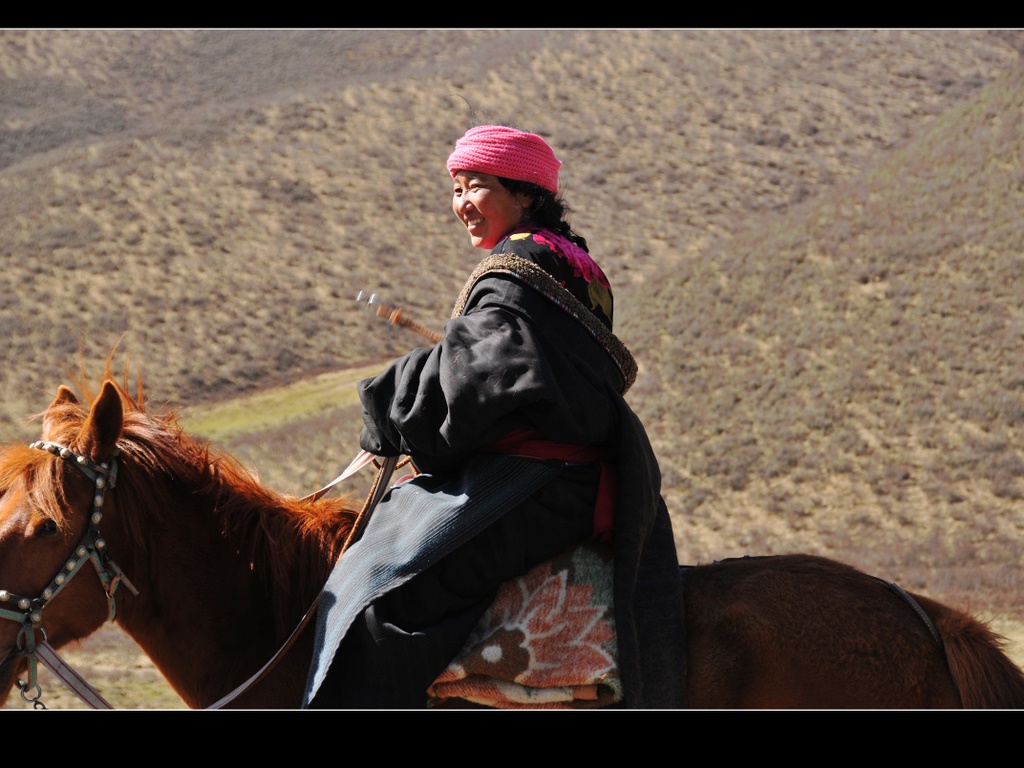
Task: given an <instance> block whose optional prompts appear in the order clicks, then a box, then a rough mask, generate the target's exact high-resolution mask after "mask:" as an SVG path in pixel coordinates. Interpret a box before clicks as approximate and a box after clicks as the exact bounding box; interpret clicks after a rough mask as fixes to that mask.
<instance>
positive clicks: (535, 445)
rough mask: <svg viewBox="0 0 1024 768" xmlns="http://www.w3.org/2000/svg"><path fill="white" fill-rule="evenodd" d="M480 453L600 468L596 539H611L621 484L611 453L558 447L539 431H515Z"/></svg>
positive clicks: (573, 446)
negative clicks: (583, 464) (587, 464)
mask: <svg viewBox="0 0 1024 768" xmlns="http://www.w3.org/2000/svg"><path fill="white" fill-rule="evenodd" d="M480 450H482V451H484V452H485V453H500V454H504V455H508V456H519V457H522V458H526V459H558V460H560V461H571V462H578V463H592V464H596V465H597V466H598V468H599V469H600V470H601V476H600V479H599V480H598V482H597V503H596V504H595V506H594V537H595V538H598V539H600V540H601V541H608V540H609V539H610V538H611V535H612V527H613V522H614V519H615V498H616V496H618V486H619V483H618V474H617V473H616V469H615V465H614V464H613V463H612V462H611V460H610V459H609V456H608V451H607V449H605V448H598V447H596V446H593V445H566V444H565V443H554V442H552V441H550V440H548V439H546V438H545V437H544V436H543V435H542V434H541V433H540V432H538V431H537V430H535V429H514V430H512V431H511V432H509V433H508V434H507V435H505V436H504V437H502V438H499V439H498V440H495V441H494V442H493V443H491V444H490V445H485V446H484V447H483V448H481V449H480Z"/></svg>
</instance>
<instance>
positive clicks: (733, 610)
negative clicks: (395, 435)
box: [0, 380, 1024, 708]
mask: <svg viewBox="0 0 1024 768" xmlns="http://www.w3.org/2000/svg"><path fill="white" fill-rule="evenodd" d="M142 400H143V398H142V393H141V386H140V388H139V395H138V396H137V397H136V398H132V397H131V396H129V395H128V394H127V392H126V391H125V387H123V386H119V385H117V384H116V383H114V382H113V381H109V380H108V381H106V382H104V384H103V386H102V389H101V392H100V394H99V395H98V397H96V398H95V400H94V402H93V403H92V405H91V406H89V407H86V406H83V405H81V404H80V403H79V402H78V400H77V399H76V398H75V396H74V395H73V394H72V393H71V391H70V390H69V389H67V388H65V387H61V388H60V389H59V390H58V394H57V397H56V399H55V400H54V401H53V403H52V404H51V405H50V407H49V408H48V409H47V410H46V412H45V413H44V415H43V435H42V436H43V441H44V442H43V443H41V444H33V446H21V445H13V446H9V447H7V448H6V449H5V450H4V452H3V453H2V454H0V609H3V608H4V606H5V605H9V604H12V603H17V602H18V599H17V598H18V596H27V598H28V600H26V604H28V603H32V605H33V606H34V608H33V610H34V609H36V608H37V609H38V612H39V615H38V617H37V619H38V623H39V624H40V625H41V626H43V627H44V628H45V630H46V637H47V639H48V641H49V643H50V645H51V646H53V647H55V648H59V647H60V646H62V645H64V644H66V643H69V642H72V641H74V640H77V639H80V638H83V637H85V636H87V635H89V634H90V633H92V632H94V631H95V630H96V629H98V628H99V627H100V626H101V625H102V624H103V623H104V622H105V621H106V620H107V619H108V617H109V616H110V613H111V611H110V609H111V607H112V604H113V605H114V606H116V613H115V620H116V621H117V622H118V623H119V624H120V626H121V627H122V628H123V629H124V630H125V631H126V632H127V633H128V634H129V635H130V636H131V637H133V638H134V639H135V641H136V642H137V643H138V644H139V646H140V647H141V648H142V649H143V650H144V651H145V652H146V653H147V654H148V655H149V656H150V658H151V659H152V660H153V663H154V664H155V665H156V666H157V667H158V668H159V669H160V671H161V672H162V673H163V674H164V676H165V677H166V678H167V680H168V681H169V682H170V684H171V685H172V686H173V687H174V689H175V691H177V693H178V694H179V695H180V696H181V698H182V699H183V700H184V701H185V703H186V704H187V705H189V706H190V707H206V706H209V705H210V704H211V703H213V702H215V701H217V700H219V699H220V698H221V697H223V696H224V695H226V694H227V693H229V692H230V691H232V690H233V689H234V688H236V687H237V686H239V685H240V684H241V683H243V682H244V681H245V680H247V679H248V678H249V677H250V676H251V675H252V674H253V673H254V672H255V671H256V670H258V669H259V668H260V667H261V666H262V665H263V663H264V662H265V661H266V660H267V659H269V658H270V657H271V656H272V655H273V654H274V652H275V651H276V650H277V649H278V648H279V647H280V646H281V644H282V643H283V642H284V641H285V639H286V638H287V637H288V635H289V634H290V632H291V631H292V629H293V628H294V627H295V626H296V625H297V624H298V623H299V621H300V617H301V616H302V614H303V613H304V612H305V610H306V608H307V607H308V606H309V605H310V604H311V603H312V601H313V600H314V598H315V596H316V595H317V593H318V591H319V589H320V588H321V586H322V585H323V584H324V582H325V581H326V579H327V576H328V574H329V572H330V570H331V566H332V563H333V562H334V561H335V559H336V557H337V555H338V552H339V549H340V546H341V542H342V541H343V539H344V537H345V536H346V534H347V533H348V531H349V530H350V528H351V526H352V522H353V519H354V516H355V512H354V509H353V508H352V507H351V506H349V505H348V504H347V503H346V502H344V501H339V500H319V501H315V502H302V501H299V500H296V499H294V498H287V497H283V496H280V495H278V494H276V493H273V492H271V491H269V490H267V489H266V488H264V487H263V486H262V485H261V484H260V483H259V482H258V480H257V479H256V478H255V477H253V476H252V475H251V474H250V473H249V472H247V471H246V470H245V469H243V468H242V467H241V466H240V465H239V464H238V463H237V462H236V461H234V460H233V459H232V458H231V457H229V456H227V455H224V454H216V453H212V452H211V451H210V450H209V449H208V447H207V446H206V445H204V444H200V443H198V442H196V441H194V440H193V439H191V438H189V437H188V436H187V435H185V434H184V433H183V432H182V430H181V429H180V428H179V427H178V425H177V422H176V420H175V418H174V416H173V414H171V415H166V416H158V415H155V414H152V413H150V412H148V411H147V410H146V409H145V407H144V406H143V404H142ZM61 446H64V447H65V448H66V449H68V450H69V453H68V454H67V455H66V456H65V458H61V457H60V455H59V454H60V452H61ZM39 448H42V449H43V450H39ZM76 455H80V456H81V457H82V458H81V459H80V460H79V463H80V464H81V466H82V467H84V469H82V471H79V468H76V467H75V466H73V461H69V460H67V458H71V459H72V460H73V459H74V458H75V456H76ZM115 456H116V467H117V470H116V476H115V472H114V469H113V467H114V464H115V462H113V461H111V459H112V457H115ZM103 462H106V463H105V464H104V463H103ZM87 470H88V471H87ZM90 473H91V474H90ZM94 529H102V535H101V536H100V535H99V534H98V533H97V534H96V535H97V536H99V538H101V539H102V542H101V543H99V544H96V548H97V549H98V551H99V553H100V554H99V556H98V557H96V558H95V559H96V562H97V563H103V564H106V565H107V566H109V567H106V568H104V567H101V566H100V565H97V568H96V571H97V572H99V573H101V574H103V577H102V578H101V580H100V582H99V583H98V582H97V579H96V578H95V575H94V574H93V573H92V569H91V568H89V567H88V566H83V567H82V568H81V569H77V568H76V569H71V570H74V577H71V576H70V575H66V574H67V572H68V571H69V569H70V565H69V564H68V563H69V556H70V560H72V561H75V559H76V557H77V555H76V554H75V553H76V552H79V551H81V552H84V551H85V550H86V549H87V548H88V547H87V546H85V545H83V544H82V542H83V541H85V542H87V543H88V542H91V541H92V539H90V538H89V536H90V532H91V531H93V530H94ZM89 546H92V545H91V544H90V545H89ZM82 557H83V558H84V557H86V556H85V555H82ZM111 558H116V561H117V563H116V566H120V569H118V568H117V567H116V566H115V565H113V564H112V560H111ZM122 572H123V574H124V575H125V576H126V577H127V578H129V579H130V580H131V582H132V583H133V584H134V586H135V587H137V589H138V594H137V596H136V595H133V594H132V593H130V592H128V591H127V590H124V589H122V590H118V591H116V593H115V587H116V584H117V583H118V580H119V577H120V574H121V573H122ZM55 574H57V576H55ZM47 585H49V586H47ZM54 585H58V586H57V588H56V593H53V591H54ZM46 590H50V592H47V591H46ZM36 596H39V597H38V598H37V597H36ZM33 598H35V602H33ZM916 599H917V601H918V603H919V604H920V605H921V606H923V608H924V611H925V612H927V614H928V616H929V617H930V620H931V622H932V623H933V625H934V627H935V628H936V629H937V632H938V635H940V636H941V641H940V642H941V646H942V647H940V643H939V642H937V641H936V639H935V638H933V637H932V635H931V633H930V630H929V628H928V626H927V625H926V623H925V622H924V621H923V620H922V619H921V618H920V617H919V616H917V615H915V613H914V612H913V611H912V610H911V608H910V606H909V605H908V603H907V602H905V601H904V600H903V599H901V598H900V597H898V596H897V595H895V594H894V593H893V591H892V590H891V589H890V588H888V587H887V586H886V585H885V584H884V583H882V582H880V581H878V580H877V579H874V578H873V577H871V576H867V575H865V574H863V573H860V572H858V571H856V570H854V569H852V568H849V567H847V566H844V565H842V564H839V563H836V562H833V561H830V560H825V559H823V558H818V557H811V556H806V555H792V556H777V557H755V558H742V559H737V560H730V561H726V562H724V563H721V564H717V565H707V566H699V567H697V568H694V569H691V570H689V572H688V574H687V576H686V600H687V632H688V642H689V657H688V669H689V672H688V680H687V692H688V703H689V704H690V706H693V707H698V708H710V707H731V708H754V707H775V708H781V707H800V708H811V707H829V708H840V707H857V708H880V707H900V708H922V707H943V708H952V707H961V706H963V707H1020V706H1024V674H1022V673H1021V671H1020V670H1019V669H1018V668H1017V667H1016V666H1015V665H1014V664H1013V663H1012V662H1011V661H1010V660H1009V659H1008V658H1007V657H1006V656H1005V655H1004V654H1003V653H1002V651H1001V650H1000V642H1001V640H1000V638H999V637H998V636H997V635H994V634H993V633H992V632H991V631H990V630H989V629H988V628H986V627H985V626H984V625H983V624H981V623H980V622H978V621H976V620H975V619H973V618H971V617H970V616H968V615H966V614H964V613H961V612H959V611H956V610H953V609H951V608H948V607H946V606H943V605H940V604H939V603H936V602H934V601H932V600H928V599H927V598H924V597H916ZM5 601H6V602H5ZM13 613H15V614H16V613H17V612H16V611H14V612H13ZM0 614H3V611H2V610H0ZM8 618H10V617H8ZM20 631H21V630H20V629H19V626H18V623H17V621H3V620H0V696H2V698H0V701H3V700H6V696H7V695H8V694H9V692H10V690H11V688H12V687H13V685H14V682H15V680H16V678H17V677H18V676H19V675H23V674H24V673H25V668H26V663H25V660H24V658H23V657H22V656H20V655H18V653H17V648H18V635H19V632H20ZM311 654H312V628H311V625H310V627H309V628H307V629H306V630H305V631H304V632H303V633H302V635H301V636H300V637H299V639H298V640H297V642H296V643H295V644H294V645H293V646H292V647H291V649H290V650H289V651H288V653H287V654H285V655H284V657H283V658H282V660H281V661H280V663H279V664H277V666H275V667H274V668H273V670H272V671H271V672H270V673H269V674H268V675H267V676H266V677H265V678H264V679H263V680H261V681H260V682H259V683H258V684H257V685H255V686H253V687H252V688H250V689H249V690H248V691H247V692H245V693H244V694H243V695H242V696H240V697H239V698H238V699H236V700H235V701H234V702H232V704H231V706H240V707H251V708H270V707H272V708H282V707H295V706H297V705H298V704H299V703H300V700H301V695H302V690H303V685H304V683H305V680H306V674H307V669H308V667H309V662H310V658H311Z"/></svg>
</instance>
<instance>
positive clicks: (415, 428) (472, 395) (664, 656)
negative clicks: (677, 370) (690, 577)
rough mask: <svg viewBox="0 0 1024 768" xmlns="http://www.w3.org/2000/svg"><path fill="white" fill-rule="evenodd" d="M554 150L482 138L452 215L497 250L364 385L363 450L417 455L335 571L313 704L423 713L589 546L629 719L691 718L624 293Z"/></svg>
mask: <svg viewBox="0 0 1024 768" xmlns="http://www.w3.org/2000/svg"><path fill="white" fill-rule="evenodd" d="M560 166H561V163H560V161H559V160H558V159H557V158H556V157H555V154H554V152H553V151H552V149H551V147H550V146H549V145H548V144H547V142H545V141H544V139H542V138H541V137H540V136H537V135H535V134H532V133H527V132H524V131H521V130H517V129H514V128H511V127H506V126H501V125H482V126H477V127H474V128H471V129H470V130H469V131H467V132H466V134H465V135H464V136H463V137H462V138H460V139H459V140H458V142H457V143H456V145H455V149H454V151H453V152H452V153H451V155H450V156H449V158H448V163H447V168H448V171H449V173H450V175H451V177H452V179H453V181H454V186H453V196H452V210H453V212H454V213H455V216H456V218H457V219H458V220H459V221H460V222H461V223H462V224H463V226H465V227H466V230H467V232H468V233H469V238H470V242H471V243H472V245H473V246H474V247H477V248H484V249H487V250H488V251H489V252H490V255H489V256H488V257H487V258H485V259H484V260H483V261H482V262H481V263H480V265H479V266H478V267H477V268H476V270H474V272H473V273H472V275H471V276H470V278H469V281H468V282H467V284H466V286H465V288H464V289H463V291H462V294H461V296H460V297H459V299H458V302H457V303H456V306H455V311H454V312H453V316H452V319H451V320H450V321H449V322H448V323H447V325H446V326H445V333H444V337H443V338H442V340H441V341H440V342H438V343H437V344H436V345H435V346H433V347H431V348H421V349H415V350H413V351H412V352H410V353H409V354H407V355H405V356H404V357H402V358H400V359H398V360H396V361H394V362H393V363H391V364H390V365H389V366H388V367H387V368H386V369H385V370H384V371H383V372H382V373H381V374H380V375H379V376H377V377H375V378H372V379H368V380H365V381H363V382H360V384H359V395H360V398H361V400H362V405H363V419H364V428H363V430H362V433H361V435H360V445H361V446H362V447H363V449H364V450H366V451H369V452H370V453H373V454H376V455H377V456H384V457H386V456H398V455H408V456H410V457H411V459H412V461H413V463H414V464H415V466H416V468H417V469H418V470H419V472H420V474H418V475H417V476H416V477H414V478H413V479H411V480H408V481H406V482H402V483H399V484H398V485H396V486H395V487H393V488H392V489H391V490H390V491H389V493H388V495H387V496H385V497H384V499H383V501H382V503H381V504H380V505H379V506H378V508H377V510H376V511H375V513H374V514H373V517H372V518H371V519H370V522H369V523H368V525H367V527H366V530H365V532H364V533H363V535H362V538H361V539H360V540H359V541H357V542H356V543H355V544H353V545H352V546H351V547H350V549H349V550H348V551H347V553H346V554H345V555H344V556H343V557H342V558H341V559H340V561H339V563H338V564H337V566H336V567H335V569H334V572H333V573H332V575H331V577H330V579H329V581H328V584H327V587H326V590H325V595H324V597H323V599H322V600H321V604H320V605H321V607H320V613H319V616H318V623H317V634H316V649H315V651H314V655H313V662H312V665H311V668H310V674H309V679H308V682H307V689H306V693H305V698H304V705H305V706H307V707H314V708H329V707H370V708H376V707H402V708H416V707H423V706H425V705H426V702H427V695H426V689H427V687H428V686H429V685H430V684H431V683H432V682H433V681H434V679H435V678H436V677H437V676H438V675H439V674H440V672H441V671H442V670H443V669H444V668H445V667H446V666H447V665H448V663H449V662H450V661H451V660H452V659H453V658H454V657H455V655H456V654H457V653H458V652H459V650H460V649H461V647H462V645H463V643H464V642H465V641H466V639H467V637H468V635H469V634H470V632H471V630H472V629H473V627H474V625H475V624H476V623H477V621H478V620H479V619H480V617H481V616H482V614H483V613H484V611H485V610H486V609H487V607H488V606H489V605H490V603H491V602H492V600H493V598H494V596H495V593H496V591H497V589H498V587H499V586H500V585H501V584H502V583H503V582H506V581H508V580H510V579H513V578H515V577H518V576H520V575H522V574H524V573H526V572H527V571H528V570H529V569H530V568H531V567H533V566H534V565H536V564H538V563H540V562H543V561H545V560H548V559H550V558H552V557H554V556H555V555H557V554H559V553H561V552H562V551H564V550H566V549H567V548H569V547H572V546H574V545H576V544H578V543H579V542H581V541H583V540H586V539H588V538H590V537H598V538H601V539H604V540H609V541H610V542H611V544H612V547H613V552H614V562H615V576H614V580H615V581H614V600H615V612H616V628H617V633H618V642H619V666H620V673H621V676H622V680H623V685H624V688H625V701H624V704H625V705H626V706H631V707H672V706H680V705H682V703H683V694H682V691H683V685H684V670H683V668H682V665H683V663H684V659H685V653H684V651H683V637H684V625H683V619H682V613H681V611H682V606H681V589H680V583H679V577H678V563H677V561H676V554H675V543H674V539H673V534H672V526H671V522H670V520H669V516H668V512H667V510H666V508H665V505H664V502H663V500H662V498H661V495H660V491H661V475H660V471H659V469H658V464H657V460H656V458H655V456H654V453H653V451H652V449H651V446H650V443H649V441H648V439H647V435H646V433H645V431H644V429H643V426H642V425H641V423H640V421H639V420H638V419H637V417H636V415H635V414H634V413H633V412H632V410H631V409H630V408H629V406H628V405H627V404H626V402H625V400H624V399H623V395H624V394H625V392H626V390H628V389H629V387H630V385H631V384H632V383H633V380H634V378H635V375H636V364H635V362H634V360H633V358H632V356H631V355H630V353H629V351H628V350H627V349H626V348H625V346H623V344H622V343H621V342H620V341H619V340H618V339H617V338H616V337H615V335H614V334H613V333H612V314H613V302H612V292H611V287H610V285H609V282H608V279H607V278H606V277H605V274H604V272H603V271H602V270H601V268H600V267H599V266H598V265H597V263H596V262H595V261H594V260H593V258H592V257H591V256H590V254H589V252H588V247H587V243H586V241H585V240H584V239H583V238H582V237H580V236H579V235H577V234H576V233H575V232H573V230H572V229H571V227H570V226H569V224H568V223H567V221H566V214H567V212H568V208H567V206H566V205H565V204H564V202H563V201H562V199H561V197H560V196H559V194H558V173H559V167H560Z"/></svg>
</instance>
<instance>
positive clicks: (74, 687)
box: [0, 441, 139, 709]
mask: <svg viewBox="0 0 1024 768" xmlns="http://www.w3.org/2000/svg"><path fill="white" fill-rule="evenodd" d="M29 447H30V448H36V449H39V450H43V451H47V452H48V453H52V454H54V455H55V456H59V457H60V458H62V459H64V460H65V461H67V462H68V463H70V464H72V465H74V466H75V467H77V468H78V469H79V470H80V471H81V472H82V473H83V474H84V475H85V476H86V477H87V478H89V480H91V481H92V483H93V485H94V486H95V489H96V492H95V495H94V496H93V504H92V513H91V514H90V516H89V523H88V526H87V528H86V531H85V534H83V536H82V539H81V540H80V541H79V543H78V544H77V545H76V546H75V548H74V549H73V550H72V553H71V556H70V557H69V558H68V560H67V562H66V563H65V565H64V567H63V568H61V570H60V571H59V572H58V573H57V575H56V576H54V577H53V579H52V580H51V581H50V583H49V584H48V585H47V586H46V587H45V588H44V589H43V591H42V592H41V593H40V595H39V597H37V598H35V599H29V598H26V597H22V596H20V595H14V594H12V593H10V592H8V591H7V590H0V603H10V602H13V603H14V604H15V605H16V606H17V608H18V610H17V611H14V610H8V609H0V618H3V619H9V620H11V621H17V622H19V623H20V624H21V625H22V626H21V630H20V631H19V633H18V653H19V654H20V655H22V656H26V657H28V665H29V680H28V682H27V683H21V684H20V687H21V692H22V697H23V698H24V699H25V700H26V701H33V702H34V703H35V704H36V705H37V706H39V705H40V704H41V702H39V694H40V693H41V691H39V686H38V684H37V683H36V671H37V664H38V662H42V663H43V664H44V665H45V666H47V667H48V668H49V669H50V670H51V671H52V672H53V673H54V674H55V675H56V676H57V678H58V679H59V680H61V682H63V683H64V684H65V685H66V686H67V687H68V688H69V689H70V690H71V691H72V692H73V693H74V694H75V695H76V696H78V697H79V698H80V699H82V701H84V702H85V703H86V704H88V705H89V706H91V707H93V708H94V709H112V707H111V706H110V704H109V703H107V701H106V700H105V699H104V698H103V697H102V696H101V695H100V694H99V693H98V692H97V691H96V690H95V689H94V688H93V687H92V686H90V685H89V684H88V683H87V682H86V681H85V679H84V678H82V676H81V675H79V674H78V673H77V672H75V671H74V670H73V669H72V668H71V667H70V666H69V665H68V664H67V663H66V662H65V661H64V660H63V659H62V658H61V657H60V656H59V655H58V654H57V651H56V650H55V649H54V648H53V647H52V646H51V645H50V644H49V642H47V639H46V629H45V628H44V626H43V609H44V608H45V607H46V606H47V605H48V604H49V602H50V601H51V600H53V599H54V598H55V597H56V596H57V594H58V593H59V592H60V591H61V590H62V589H63V588H64V587H65V586H67V584H68V582H70V581H71V579H72V578H73V577H74V576H75V574H77V573H78V572H79V570H80V566H81V565H82V563H84V562H85V561H86V560H89V561H90V562H92V564H93V568H94V569H95V570H96V575H97V576H98V577H99V580H100V583H101V585H102V587H103V591H104V593H105V594H106V597H107V620H108V621H113V620H114V616H115V613H116V603H115V600H114V593H115V592H116V591H117V588H118V586H119V585H120V584H121V583H122V582H124V585H125V588H127V589H128V590H129V591H130V592H132V593H133V594H135V595H137V594H138V593H139V592H138V590H137V589H136V588H135V585H134V584H132V583H131V581H130V580H129V579H128V578H127V577H126V576H125V575H124V573H123V572H122V571H121V569H120V567H118V565H117V563H115V562H114V560H113V558H111V556H110V553H109V552H108V551H107V549H106V542H105V541H104V539H103V537H102V536H101V534H100V530H99V523H100V520H102V519H103V501H104V495H105V493H106V491H107V489H108V488H113V487H114V486H115V485H116V484H117V467H118V463H117V455H116V454H117V451H116V449H115V452H114V454H113V455H111V457H110V458H109V459H107V460H106V461H104V462H101V463H99V464H97V463H96V462H94V461H92V460H91V459H90V458H89V457H87V456H82V455H80V454H77V453H75V452H74V451H72V450H71V449H70V448H67V447H66V446H63V445H60V444H59V443H53V442H49V441H38V442H35V443H31V444H30V446H29ZM37 633H39V634H41V635H42V638H43V639H42V642H39V641H38V640H37V638H36V634H37ZM33 689H35V691H36V696H35V698H34V699H33V698H32V697H31V696H30V695H29V694H28V693H27V691H30V690H33Z"/></svg>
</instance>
